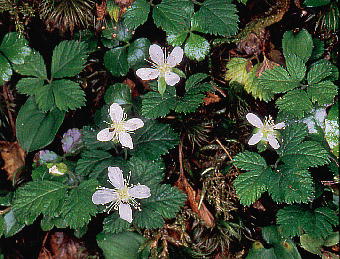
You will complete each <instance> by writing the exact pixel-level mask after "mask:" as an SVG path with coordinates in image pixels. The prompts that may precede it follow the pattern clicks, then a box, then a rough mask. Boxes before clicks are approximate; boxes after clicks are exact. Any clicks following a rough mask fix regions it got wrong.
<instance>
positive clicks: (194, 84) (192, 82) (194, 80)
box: [185, 73, 209, 92]
mask: <svg viewBox="0 0 340 259" xmlns="http://www.w3.org/2000/svg"><path fill="white" fill-rule="evenodd" d="M207 78H208V75H207V74H204V73H196V74H193V75H191V76H190V77H189V78H188V80H187V81H186V82H185V90H186V91H187V92H192V91H191V90H193V92H202V91H203V92H204V91H207V90H209V89H207V88H204V87H203V89H202V88H201V89H199V88H200V86H202V85H200V83H201V82H202V81H203V80H205V79H207ZM194 89H195V90H194ZM196 89H198V91H197V90H196Z"/></svg>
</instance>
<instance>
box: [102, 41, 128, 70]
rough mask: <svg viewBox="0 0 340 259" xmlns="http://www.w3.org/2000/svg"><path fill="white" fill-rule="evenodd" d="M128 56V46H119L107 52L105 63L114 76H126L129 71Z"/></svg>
mask: <svg viewBox="0 0 340 259" xmlns="http://www.w3.org/2000/svg"><path fill="white" fill-rule="evenodd" d="M127 58H128V55H127V51H126V47H117V48H114V49H110V50H108V51H107V52H106V53H105V55H104V64H105V67H106V68H107V69H108V70H109V71H110V72H111V74H112V75H113V76H125V75H126V74H127V72H128V71H129V64H128V61H127Z"/></svg>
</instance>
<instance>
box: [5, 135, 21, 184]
mask: <svg viewBox="0 0 340 259" xmlns="http://www.w3.org/2000/svg"><path fill="white" fill-rule="evenodd" d="M0 157H1V158H2V159H3V161H4V165H3V166H2V167H1V169H3V170H5V171H6V172H7V179H8V180H13V178H16V174H17V172H18V170H19V169H20V168H22V167H23V166H24V165H25V157H26V153H25V151H24V150H23V149H22V148H21V147H20V146H19V144H18V143H17V142H8V141H0Z"/></svg>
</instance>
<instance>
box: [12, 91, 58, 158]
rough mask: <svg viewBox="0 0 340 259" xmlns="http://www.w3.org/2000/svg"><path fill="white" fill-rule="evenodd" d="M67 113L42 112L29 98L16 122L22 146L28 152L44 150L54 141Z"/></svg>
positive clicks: (55, 110)
mask: <svg viewBox="0 0 340 259" xmlns="http://www.w3.org/2000/svg"><path fill="white" fill-rule="evenodd" d="M64 116H65V113H64V112H61V111H60V110H58V109H53V110H51V111H49V112H46V113H45V112H42V111H41V110H39V108H38V106H37V105H36V104H35V101H34V99H33V98H32V97H31V98H29V99H28V100H27V101H26V103H25V104H24V105H23V106H22V107H21V109H20V111H19V113H18V117H17V120H16V135H17V138H18V140H19V143H20V146H21V147H22V148H23V149H24V150H26V151H27V152H31V151H34V150H37V149H39V148H43V147H45V146H47V145H48V144H50V143H51V142H52V140H53V139H54V137H55V135H56V133H57V131H58V129H59V127H60V125H61V123H62V122H63V120H64Z"/></svg>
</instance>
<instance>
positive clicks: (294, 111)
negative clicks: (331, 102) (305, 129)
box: [276, 89, 313, 119]
mask: <svg viewBox="0 0 340 259" xmlns="http://www.w3.org/2000/svg"><path fill="white" fill-rule="evenodd" d="M296 100H299V101H298V102H297V101H296ZM276 105H277V106H278V108H279V110H280V111H282V112H284V113H285V114H287V115H289V116H291V117H293V118H298V119H301V118H303V117H304V115H305V114H306V113H308V112H310V111H311V110H312V108H313V105H312V102H311V101H310V100H309V98H308V95H307V93H306V92H305V91H303V90H299V89H296V90H293V91H290V92H289V93H287V94H285V95H284V96H283V97H280V98H279V99H278V100H277V101H276Z"/></svg>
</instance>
